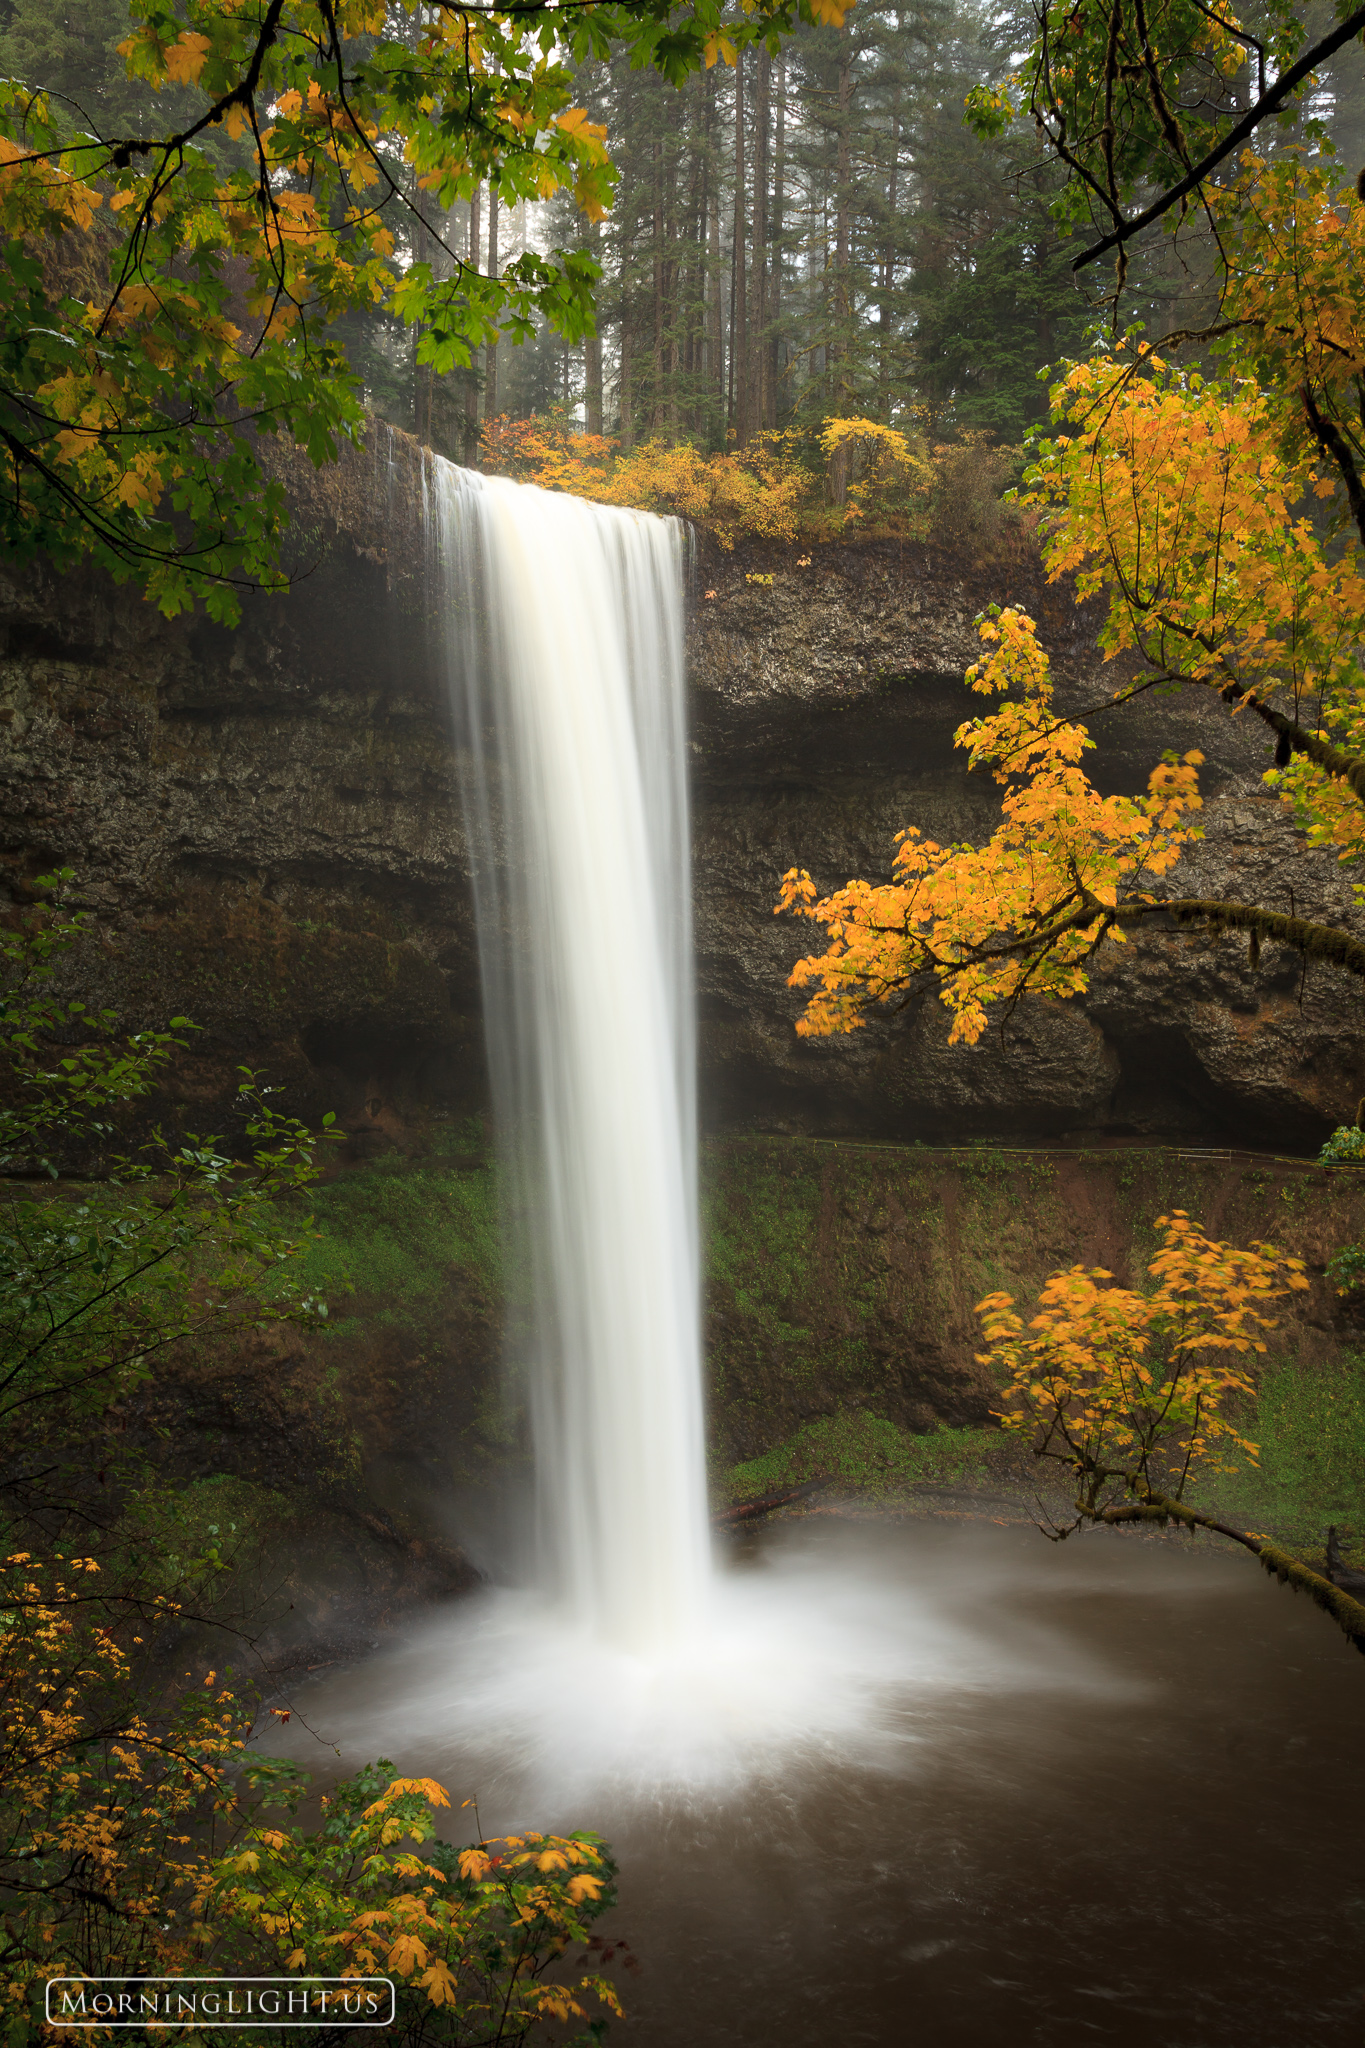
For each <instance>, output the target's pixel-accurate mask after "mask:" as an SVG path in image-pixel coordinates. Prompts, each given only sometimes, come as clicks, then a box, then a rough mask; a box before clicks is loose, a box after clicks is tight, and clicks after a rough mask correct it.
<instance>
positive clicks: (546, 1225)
mask: <svg viewBox="0 0 1365 2048" xmlns="http://www.w3.org/2000/svg"><path fill="white" fill-rule="evenodd" d="M430 489H431V498H432V504H431V513H432V520H433V528H434V533H435V535H436V538H437V542H438V546H439V556H440V561H441V564H442V570H443V574H444V577H445V591H444V598H445V613H446V644H447V648H448V651H449V657H450V676H451V689H452V693H453V699H454V704H455V710H456V716H457V724H458V727H459V730H460V734H461V741H462V745H461V758H462V763H463V776H464V804H465V815H466V820H467V823H468V826H469V831H470V840H471V853H472V861H473V871H474V887H475V908H476V913H477V918H478V930H479V950H480V958H481V963H482V969H483V983H484V1014H485V1025H486V1034H487V1040H488V1045H489V1051H490V1059H491V1062H492V1067H493V1083H494V1098H495V1105H496V1111H497V1116H498V1121H499V1125H500V1129H501V1133H502V1139H503V1149H504V1154H505V1156H506V1158H507V1159H508V1162H509V1165H510V1169H511V1172H510V1184H511V1189H512V1196H511V1201H510V1205H509V1206H510V1208H511V1210H512V1212H513V1213H514V1214H515V1215H516V1216H517V1217H518V1219H519V1223H520V1230H519V1233H518V1235H519V1238H520V1242H521V1245H522V1248H523V1249H522V1255H523V1258H524V1260H525V1262H526V1265H527V1267H528V1270H529V1273H530V1279H531V1288H530V1292H531V1301H530V1311H529V1318H528V1322H529V1334H528V1337H527V1340H526V1346H525V1349H526V1351H527V1353H528V1357H527V1359H526V1363H527V1365H528V1367H529V1380H528V1393H529V1401H530V1415H531V1427H532V1436H533V1443H534V1452H535V1467H536V1486H537V1504H538V1531H537V1534H538V1544H539V1553H540V1577H541V1581H542V1584H543V1585H545V1586H546V1587H547V1589H549V1590H551V1591H552V1592H553V1593H554V1595H555V1597H556V1598H557V1600H558V1602H559V1603H560V1605H561V1609H562V1610H563V1611H565V1612H567V1613H568V1614H569V1615H571V1616H572V1617H573V1619H574V1620H575V1621H576V1622H577V1623H579V1624H582V1625H584V1626H585V1627H586V1628H587V1629H588V1630H589V1631H590V1632H591V1633H592V1634H594V1635H595V1636H596V1637H597V1638H599V1639H602V1640H606V1641H610V1642H612V1643H614V1644H616V1645H617V1646H618V1647H620V1648H623V1649H628V1650H631V1651H636V1652H641V1653H652V1652H655V1651H657V1650H659V1649H662V1648H666V1647H669V1646H674V1645H677V1644H679V1643H681V1642H683V1641H685V1640H686V1639H687V1638H688V1637H689V1636H690V1635H691V1634H692V1633H693V1631H694V1630H695V1629H696V1627H697V1625H698V1623H699V1622H700V1620H701V1617H702V1614H703V1610H704V1607H705V1602H706V1594H707V1589H708V1583H709V1577H710V1544H709V1531H708V1527H707V1519H706V1496H705V1463H704V1450H703V1436H702V1410H701V1368H700V1331H699V1282H698V1251H697V1220H696V1209H697V1204H696V1135H695V1121H696V1119H695V1106H694V1083H693V1071H694V1046H693V1021H692V1020H693V985H692V967H691V911H690V890H689V873H688V870H689V860H688V819H687V789H686V777H685V762H684V746H685V741H684V725H683V652H682V536H681V532H680V530H679V528H678V527H677V525H676V523H675V522H672V521H665V520H661V519H655V518H652V517H650V516H648V515H646V514H642V513H634V512H621V511H615V510H611V509H607V508H603V507H600V506H595V505H589V504H587V503H585V502H583V501H582V500H581V499H577V498H571V497H565V496H562V495H559V494H554V493H550V492H546V491H540V490H535V489H531V488H528V487H527V486H525V485H519V484H513V483H508V482H505V481H503V480H501V479H487V478H483V477H480V476H477V475H475V474H473V473H472V472H470V471H468V470H462V469H457V468H455V467H454V466H453V465H452V464H450V463H447V462H441V461H437V462H436V463H435V464H434V467H433V472H432V478H431V485H430Z"/></svg>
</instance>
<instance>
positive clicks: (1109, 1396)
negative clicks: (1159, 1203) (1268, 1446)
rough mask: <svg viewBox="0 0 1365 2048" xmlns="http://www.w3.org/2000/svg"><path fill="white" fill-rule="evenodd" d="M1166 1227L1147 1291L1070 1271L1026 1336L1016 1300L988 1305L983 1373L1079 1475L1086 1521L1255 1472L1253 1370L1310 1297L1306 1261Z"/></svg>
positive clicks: (1041, 1447) (1190, 1227) (1181, 1223)
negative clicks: (1246, 1469) (1285, 1309)
mask: <svg viewBox="0 0 1365 2048" xmlns="http://www.w3.org/2000/svg"><path fill="white" fill-rule="evenodd" d="M1156 1227H1157V1229H1158V1231H1160V1232H1161V1233H1162V1242H1161V1247H1160V1250H1159V1251H1158V1253H1157V1255H1156V1257H1155V1258H1154V1259H1153V1260H1152V1262H1151V1265H1150V1267H1149V1269H1148V1271H1149V1276H1150V1278H1151V1280H1152V1282H1153V1283H1154V1284H1153V1285H1152V1286H1151V1287H1150V1288H1148V1289H1146V1290H1143V1289H1140V1288H1130V1287H1120V1286H1119V1285H1118V1284H1117V1283H1116V1282H1115V1280H1114V1276H1113V1275H1112V1274H1111V1273H1108V1272H1106V1271H1105V1270H1104V1269H1103V1268H1102V1267H1098V1266H1092V1267H1085V1266H1072V1267H1071V1268H1070V1269H1069V1270H1067V1271H1065V1272H1058V1273H1054V1274H1053V1275H1052V1276H1051V1278H1050V1279H1049V1280H1048V1281H1047V1283H1046V1285H1045V1286H1044V1288H1043V1291H1042V1293H1041V1294H1040V1295H1039V1297H1038V1302H1037V1309H1036V1313H1035V1314H1034V1315H1033V1316H1031V1317H1030V1318H1029V1320H1028V1322H1027V1323H1025V1321H1024V1319H1023V1318H1022V1317H1021V1316H1020V1315H1019V1314H1018V1312H1017V1310H1016V1308H1015V1305H1014V1301H1013V1298H1012V1296H1010V1295H1008V1294H1003V1293H1002V1294H991V1295H988V1296H987V1297H986V1299H985V1300H984V1301H982V1302H981V1303H979V1304H978V1308H977V1313H978V1315H979V1316H980V1317H981V1319H982V1323H983V1325H984V1328H985V1333H986V1338H987V1341H988V1344H989V1347H990V1348H989V1350H988V1351H986V1352H985V1353H984V1354H983V1355H982V1358H981V1363H982V1364H984V1365H987V1366H988V1367H989V1368H990V1369H991V1370H992V1372H993V1373H994V1374H995V1375H996V1377H997V1379H998V1381H999V1382H1000V1383H1001V1384H1002V1385H1003V1387H1004V1393H1003V1396H1002V1399H1001V1404H1000V1409H999V1411H998V1412H999V1416H1000V1420H1001V1422H1002V1424H1003V1425H1004V1427H1005V1428H1006V1429H1007V1430H1011V1431H1014V1432H1017V1433H1018V1434H1020V1435H1022V1436H1023V1437H1024V1438H1025V1440H1026V1442H1027V1443H1028V1446H1029V1448H1030V1449H1031V1450H1032V1452H1033V1455H1034V1456H1035V1457H1036V1458H1039V1459H1042V1460H1044V1461H1045V1462H1047V1463H1051V1464H1054V1465H1057V1466H1060V1467H1061V1468H1063V1470H1065V1471H1067V1472H1068V1473H1070V1475H1071V1477H1072V1479H1073V1481H1074V1482H1075V1485H1076V1488H1077V1498H1076V1509H1077V1515H1078V1517H1079V1518H1080V1519H1082V1520H1095V1519H1099V1518H1101V1517H1102V1516H1103V1514H1104V1511H1105V1509H1106V1508H1107V1507H1110V1506H1113V1505H1114V1504H1116V1503H1122V1502H1123V1501H1124V1500H1125V1499H1126V1498H1127V1497H1129V1496H1131V1497H1134V1498H1136V1499H1137V1500H1138V1501H1140V1502H1144V1503H1152V1502H1154V1501H1156V1500H1158V1499H1164V1500H1175V1501H1179V1500H1181V1499H1182V1498H1183V1496H1184V1493H1185V1489H1186V1486H1187V1484H1188V1482H1189V1480H1190V1477H1191V1475H1192V1474H1194V1473H1197V1472H1198V1471H1199V1469H1201V1468H1204V1467H1207V1468H1209V1469H1211V1470H1214V1471H1228V1470H1232V1469H1235V1468H1236V1466H1237V1465H1238V1464H1239V1463H1241V1462H1242V1461H1247V1462H1250V1463H1252V1464H1254V1463H1255V1461H1256V1456H1257V1447H1256V1445H1255V1444H1254V1443H1253V1442H1252V1441H1251V1440H1250V1438H1249V1437H1247V1436H1246V1435H1245V1434H1244V1431H1245V1428H1246V1422H1245V1420H1244V1414H1245V1410H1246V1408H1247V1407H1248V1406H1249V1404H1250V1403H1252V1402H1253V1401H1254V1399H1255V1393H1256V1388H1255V1383H1254V1381H1253V1380H1252V1378H1251V1377H1250V1376H1249V1367H1250V1366H1251V1364H1252V1363H1254V1361H1255V1360H1256V1358H1258V1357H1260V1356H1263V1355H1264V1353H1265V1350H1266V1333H1267V1332H1268V1331H1269V1330H1271V1329H1273V1328H1274V1327H1275V1323H1274V1318H1273V1317H1271V1316H1270V1315H1268V1314H1267V1313H1266V1311H1267V1309H1268V1308H1269V1307H1270V1305H1271V1304H1272V1303H1273V1302H1276V1301H1279V1300H1281V1299H1282V1298H1283V1297H1284V1296H1286V1295H1287V1294H1290V1293H1296V1292H1301V1291H1302V1290H1303V1289H1305V1288H1306V1287H1307V1285H1308V1281H1307V1279H1306V1278H1305V1275H1304V1267H1303V1261H1302V1260H1301V1259H1289V1258H1284V1257H1282V1256H1281V1254H1280V1253H1279V1252H1277V1251H1276V1249H1275V1247H1274V1246H1273V1245H1268V1244H1262V1243H1259V1242H1258V1243H1256V1244H1253V1245H1251V1246H1249V1247H1248V1248H1247V1249H1246V1250H1237V1249H1236V1248H1234V1247H1233V1246H1231V1245H1227V1244H1219V1243H1215V1242H1214V1241H1213V1240H1212V1239H1211V1238H1208V1237H1206V1236H1205V1235H1204V1233H1203V1231H1202V1230H1201V1229H1200V1228H1199V1226H1198V1224H1197V1223H1195V1222H1194V1221H1192V1219H1191V1218H1190V1216H1189V1215H1188V1214H1187V1213H1186V1212H1185V1210H1183V1209H1176V1210H1174V1211H1173V1212H1172V1213H1171V1214H1170V1215H1169V1216H1159V1217H1158V1218H1157V1222H1156Z"/></svg>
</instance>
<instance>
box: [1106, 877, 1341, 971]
mask: <svg viewBox="0 0 1365 2048" xmlns="http://www.w3.org/2000/svg"><path fill="white" fill-rule="evenodd" d="M1091 901H1092V903H1093V905H1094V908H1093V910H1092V912H1091V915H1092V916H1094V915H1098V914H1100V913H1101V912H1105V913H1106V914H1107V915H1108V916H1109V917H1110V918H1111V920H1112V919H1113V918H1114V916H1115V913H1114V912H1113V911H1112V910H1111V909H1109V908H1108V906H1106V905H1104V904H1101V903H1100V902H1099V901H1098V899H1097V898H1092V899H1091ZM1139 917H1173V918H1174V919H1175V921H1176V923H1177V924H1207V925H1208V926H1210V928H1211V929H1212V930H1214V931H1219V930H1232V931H1247V932H1252V933H1254V934H1255V935H1256V936H1257V937H1258V938H1267V939H1274V940H1276V941H1277V942H1278V943H1279V944H1280V945H1282V946H1292V947H1293V948H1294V950H1295V952H1297V953H1302V954H1303V955H1304V957H1305V959H1313V960H1325V961H1327V962H1328V963H1329V965H1331V966H1333V967H1343V968H1345V970H1346V972H1347V973H1348V974H1358V975H1360V976H1361V977H1362V978H1365V942H1362V941H1361V940H1360V939H1357V938H1353V937H1352V936H1351V934H1350V932H1346V931H1342V930H1341V928H1340V926H1338V925H1331V924H1311V923H1310V922H1309V921H1308V919H1307V918H1303V917H1286V916H1285V915H1284V914H1283V912H1281V911H1278V910H1262V909H1261V907H1260V906H1259V904H1255V903H1226V902H1221V901H1220V900H1219V899H1218V898H1217V897H1205V896H1173V897H1168V898H1167V899H1166V900H1165V901H1162V902H1154V903H1134V902H1127V903H1123V904H1121V905H1120V906H1119V909H1118V912H1117V920H1118V922H1120V923H1121V924H1131V923H1132V921H1133V920H1134V919H1135V918H1139Z"/></svg>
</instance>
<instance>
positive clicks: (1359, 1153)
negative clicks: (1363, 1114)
mask: <svg viewBox="0 0 1365 2048" xmlns="http://www.w3.org/2000/svg"><path fill="white" fill-rule="evenodd" d="M1355 1159H1365V1131H1362V1130H1361V1128H1360V1125H1359V1124H1338V1125H1337V1127H1336V1129H1335V1130H1334V1131H1333V1133H1332V1135H1331V1137H1330V1138H1329V1139H1328V1140H1327V1142H1326V1144H1325V1145H1324V1146H1323V1148H1322V1150H1321V1152H1319V1154H1318V1160H1319V1162H1320V1164H1322V1165H1323V1166H1334V1165H1336V1164H1338V1162H1340V1161H1343V1160H1355Z"/></svg>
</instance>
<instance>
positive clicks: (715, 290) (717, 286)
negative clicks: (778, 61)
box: [706, 71, 725, 428]
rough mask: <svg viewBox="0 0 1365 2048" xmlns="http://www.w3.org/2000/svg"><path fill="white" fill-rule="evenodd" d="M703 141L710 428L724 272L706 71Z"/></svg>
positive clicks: (720, 367) (717, 386)
mask: <svg viewBox="0 0 1365 2048" xmlns="http://www.w3.org/2000/svg"><path fill="white" fill-rule="evenodd" d="M706 93H707V107H706V143H707V152H706V154H707V176H708V180H709V190H708V193H707V211H708V215H709V220H708V236H709V260H708V263H707V266H706V271H707V298H708V305H709V316H710V326H709V337H710V338H709V349H708V355H707V363H706V378H707V386H708V389H709V390H710V393H711V399H712V403H713V405H714V407H715V417H714V420H713V428H714V427H715V426H718V425H719V424H720V423H721V422H722V421H723V420H724V418H725V307H724V304H723V300H722V294H723V291H724V282H723V280H724V272H723V270H722V267H721V254H720V175H719V167H718V165H717V163H716V154H715V147H714V145H715V130H716V120H715V114H716V74H715V72H714V71H711V72H708V73H707V78H706Z"/></svg>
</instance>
